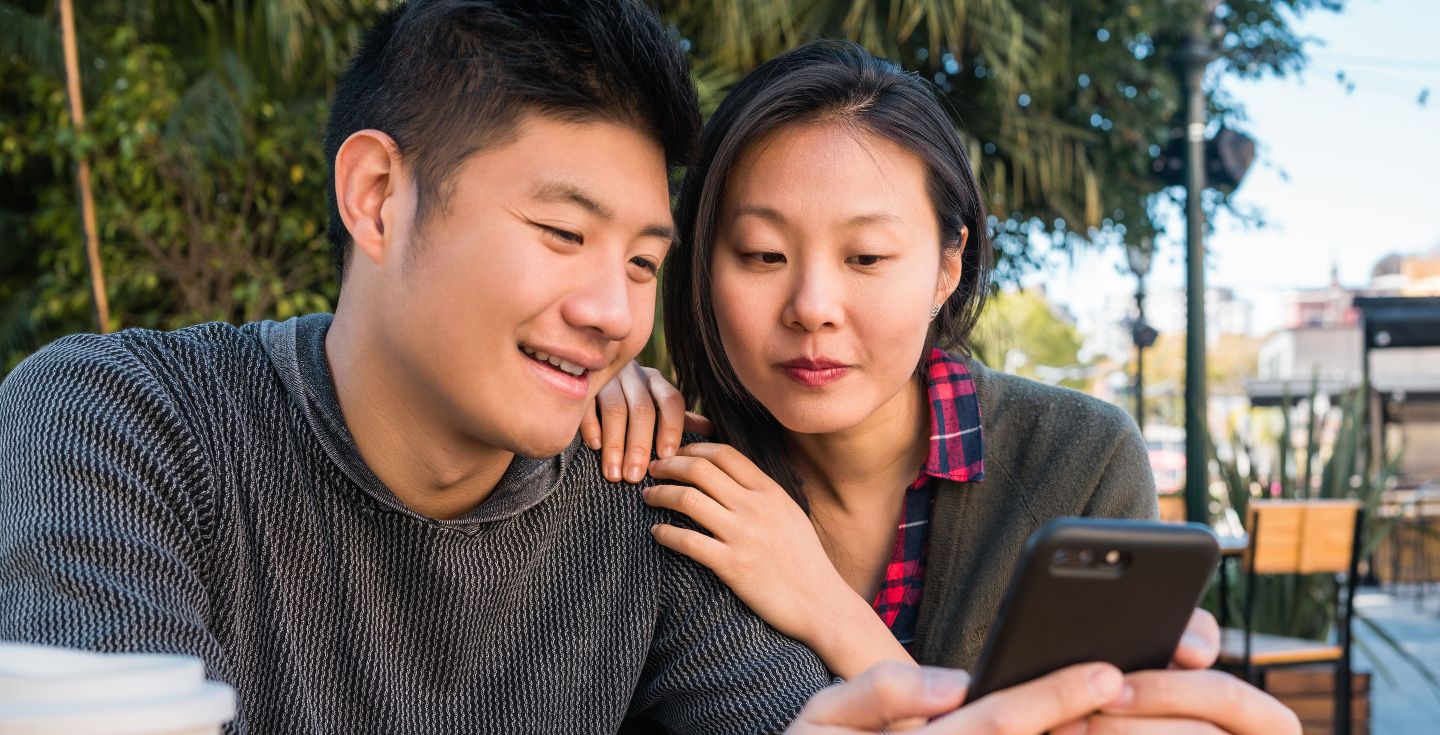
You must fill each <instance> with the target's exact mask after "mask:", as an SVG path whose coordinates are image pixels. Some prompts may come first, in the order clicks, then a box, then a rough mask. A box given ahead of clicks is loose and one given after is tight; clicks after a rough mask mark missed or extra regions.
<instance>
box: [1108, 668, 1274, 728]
mask: <svg viewBox="0 0 1440 735" xmlns="http://www.w3.org/2000/svg"><path fill="white" fill-rule="evenodd" d="M1125 678H1126V683H1127V685H1128V686H1127V690H1128V691H1129V692H1130V693H1131V694H1130V696H1129V697H1127V698H1126V700H1125V701H1121V702H1115V703H1112V704H1111V705H1109V706H1106V707H1105V708H1104V710H1103V713H1104V714H1107V715H1126V716H1132V717H1169V718H1183V719H1190V720H1199V721H1201V722H1208V723H1211V724H1213V725H1215V726H1216V727H1218V728H1220V729H1221V730H1223V731H1225V732H1230V733H1235V735H1291V734H1296V733H1299V732H1300V722H1299V720H1297V719H1296V718H1295V713H1294V712H1292V711H1291V710H1290V709H1289V708H1288V707H1286V706H1285V705H1283V704H1281V703H1280V702H1279V700H1276V699H1275V698H1274V697H1271V696H1270V695H1268V694H1266V693H1264V692H1262V691H1260V690H1259V689H1256V688H1255V687H1253V686H1250V685H1249V684H1246V683H1245V682H1244V681H1241V680H1240V679H1238V678H1236V677H1234V676H1232V675H1230V674H1227V673H1224V672H1221V671H1214V670H1203V671H1140V672H1136V673H1133V674H1130V675H1128V676H1126V677H1125Z"/></svg>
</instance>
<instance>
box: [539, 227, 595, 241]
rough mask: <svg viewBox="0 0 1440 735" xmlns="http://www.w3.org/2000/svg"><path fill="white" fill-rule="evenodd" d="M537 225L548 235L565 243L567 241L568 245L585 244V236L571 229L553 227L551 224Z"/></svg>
mask: <svg viewBox="0 0 1440 735" xmlns="http://www.w3.org/2000/svg"><path fill="white" fill-rule="evenodd" d="M536 227H539V228H540V230H541V231H542V232H544V233H545V235H546V236H547V237H550V238H551V239H554V240H559V241H561V242H563V243H566V244H567V245H584V244H585V237H584V236H583V235H581V234H579V233H576V232H571V231H569V230H562V229H560V228H558V227H551V226H549V225H536Z"/></svg>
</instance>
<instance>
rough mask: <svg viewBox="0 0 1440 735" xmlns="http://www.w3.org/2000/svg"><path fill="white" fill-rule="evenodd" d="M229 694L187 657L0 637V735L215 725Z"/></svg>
mask: <svg viewBox="0 0 1440 735" xmlns="http://www.w3.org/2000/svg"><path fill="white" fill-rule="evenodd" d="M234 716H235V692H234V691H233V690H231V689H230V687H228V686H226V685H224V684H221V683H219V682H214V681H206V679H205V666H204V664H203V663H201V662H200V660H199V659H197V658H195V657H193V656H177V655H166V654H148V653H91V652H88V651H76V650H71V649H66V648H53V647H49V646H36V645H30V644H25V643H5V642H0V735H19V734H20V733H24V734H25V735H62V734H63V735H70V734H71V733H86V735H144V734H145V733H163V732H175V731H180V732H184V731H186V730H193V729H196V728H206V727H210V728H215V727H218V726H219V725H221V724H223V723H225V722H229V721H230V719H231V718H233V717H234Z"/></svg>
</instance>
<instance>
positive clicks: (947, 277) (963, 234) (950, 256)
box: [935, 227, 970, 306]
mask: <svg viewBox="0 0 1440 735" xmlns="http://www.w3.org/2000/svg"><path fill="white" fill-rule="evenodd" d="M969 241H970V228H969V227H961V228H960V235H959V236H958V237H956V238H955V242H954V243H951V244H950V245H949V246H948V247H946V248H945V249H943V250H941V251H940V277H939V278H938V279H937V280H936V283H935V304H936V305H937V306H938V305H940V304H943V303H945V302H946V301H948V300H949V299H950V294H953V293H955V289H956V288H957V287H958V286H959V285H960V276H961V275H963V273H964V265H963V264H964V261H965V245H966V243H968V242H969Z"/></svg>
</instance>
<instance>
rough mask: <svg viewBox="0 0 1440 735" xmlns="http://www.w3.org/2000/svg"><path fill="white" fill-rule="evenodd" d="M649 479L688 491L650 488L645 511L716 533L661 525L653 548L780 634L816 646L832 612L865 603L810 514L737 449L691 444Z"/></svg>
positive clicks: (660, 463) (658, 464) (653, 466)
mask: <svg viewBox="0 0 1440 735" xmlns="http://www.w3.org/2000/svg"><path fill="white" fill-rule="evenodd" d="M650 474H651V476H652V477H654V478H655V479H656V480H657V481H662V482H663V481H664V480H673V481H676V482H679V483H685V484H657V485H654V486H653V487H649V488H646V489H645V502H646V504H648V505H650V506H653V507H656V508H666V509H669V510H672V511H675V512H677V513H680V514H682V515H685V516H688V517H689V518H690V519H691V520H693V521H695V523H697V524H699V525H700V526H702V527H703V528H704V529H705V530H707V531H709V532H710V535H708V536H707V535H705V534H703V533H700V532H698V531H694V530H691V529H687V528H679V527H677V526H672V525H670V524H666V523H661V524H657V525H656V526H655V527H654V528H653V529H652V532H653V533H654V535H655V540H656V541H658V542H659V543H660V544H661V545H662V546H665V547H666V548H669V549H671V550H674V551H676V552H679V553H681V554H684V555H686V556H688V557H690V558H691V559H694V560H695V561H697V562H699V563H700V564H703V565H705V566H706V567H709V568H710V569H711V570H712V571H714V572H715V574H716V576H718V577H720V579H721V580H722V581H724V582H725V584H726V585H728V586H729V587H730V589H731V590H733V591H734V592H735V594H736V596H738V597H739V598H740V599H741V600H743V601H744V602H745V604H747V605H749V606H750V608H751V609H752V610H754V611H755V613H756V614H757V615H759V616H760V617H762V618H764V619H765V620H766V622H768V623H770V625H772V626H774V627H775V628H776V629H777V630H779V631H780V632H782V633H784V634H786V635H788V636H790V637H792V638H796V639H799V640H801V641H806V642H810V641H811V640H813V639H814V638H815V637H816V636H817V633H818V631H817V630H816V628H817V627H818V626H820V625H823V620H822V618H823V617H825V616H827V615H828V611H829V610H833V609H835V607H836V606H837V605H853V604H854V603H855V602H856V601H859V599H860V598H859V596H858V595H856V594H855V593H854V592H853V591H852V590H851V589H850V588H849V587H848V586H847V585H846V584H845V581H844V579H842V578H841V577H840V574H839V572H837V571H835V567H834V565H832V564H831V563H830V558H829V557H828V556H826V554H825V549H824V547H822V546H821V545H820V537H819V536H818V535H817V534H816V533H815V528H814V526H812V525H811V524H810V518H809V516H807V515H806V514H805V511H803V510H801V508H800V506H799V505H797V504H796V503H795V501H794V500H793V499H792V498H791V497H790V496H789V494H787V493H786V492H785V490H784V489H783V488H781V487H780V485H779V484H777V483H776V482H775V481H774V480H772V479H770V477H769V476H768V475H766V474H765V473H764V472H763V471H761V469H760V468H759V467H756V466H755V464H754V463H753V462H751V461H750V460H749V459H748V458H746V457H745V456H744V455H742V454H741V453H740V452H739V451H737V450H736V449H735V448H734V447H730V446H727V445H724V444H691V445H689V446H686V447H683V448H681V449H680V450H679V451H678V452H677V453H676V454H675V455H674V456H672V457H667V458H664V459H658V460H655V461H654V462H652V463H650ZM687 485H688V486H687ZM690 486H693V487H690ZM871 616H872V617H873V616H874V615H873V613H871Z"/></svg>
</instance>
